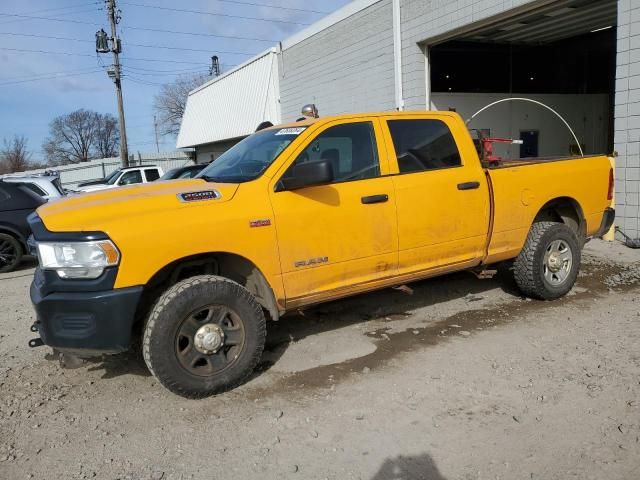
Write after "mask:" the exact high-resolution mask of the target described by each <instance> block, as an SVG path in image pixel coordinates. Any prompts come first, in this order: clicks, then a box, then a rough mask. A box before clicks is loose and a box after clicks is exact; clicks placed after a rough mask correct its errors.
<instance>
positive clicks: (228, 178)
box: [200, 175, 248, 183]
mask: <svg viewBox="0 0 640 480" xmlns="http://www.w3.org/2000/svg"><path fill="white" fill-rule="evenodd" d="M200 178H204V179H205V180H206V181H207V182H215V183H242V182H246V181H247V180H248V178H247V177H232V176H225V177H214V176H212V175H202V176H201V177H200Z"/></svg>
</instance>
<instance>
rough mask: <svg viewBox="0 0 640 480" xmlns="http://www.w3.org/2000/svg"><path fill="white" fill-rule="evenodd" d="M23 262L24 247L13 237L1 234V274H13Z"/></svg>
mask: <svg viewBox="0 0 640 480" xmlns="http://www.w3.org/2000/svg"><path fill="white" fill-rule="evenodd" d="M21 260H22V246H21V245H20V242H19V241H18V240H17V239H16V238H15V237H12V236H11V235H8V234H6V233H0V273H5V272H11V271H13V270H15V268H16V267H17V266H18V265H19V264H20V261H21Z"/></svg>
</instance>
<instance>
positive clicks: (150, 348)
mask: <svg viewBox="0 0 640 480" xmlns="http://www.w3.org/2000/svg"><path fill="white" fill-rule="evenodd" d="M265 337H266V320H265V317H264V313H263V311H262V308H261V306H260V305H259V304H258V302H257V301H256V300H255V298H254V297H253V295H251V293H249V291H248V290H247V289H245V288H244V287H242V286H241V285H239V284H238V283H236V282H233V281H231V280H229V279H226V278H223V277H217V276H213V275H203V276H197V277H192V278H188V279H186V280H183V281H181V282H178V283H177V284H175V285H174V286H172V287H171V288H169V289H168V290H167V291H166V292H165V293H164V294H163V295H162V296H161V297H160V298H159V299H158V301H157V302H156V304H155V305H154V307H153V308H152V309H151V312H150V314H149V317H148V320H147V323H146V326H145V329H144V336H143V343H142V350H143V355H144V359H145V362H146V364H147V367H149V370H150V371H151V373H152V374H153V375H154V376H155V377H156V378H157V379H158V381H159V382H160V383H161V384H162V385H164V386H165V387H166V388H167V389H169V390H170V391H172V392H173V393H175V394H177V395H180V396H183V397H186V398H204V397H207V396H210V395H214V394H216V393H220V392H223V391H226V390H230V389H232V388H234V387H236V386H238V385H240V384H241V383H243V382H244V381H245V380H246V379H247V377H248V376H249V375H250V374H251V372H252V371H253V369H254V368H255V366H256V365H257V364H258V362H259V360H260V357H261V355H262V351H263V349H264V343H265Z"/></svg>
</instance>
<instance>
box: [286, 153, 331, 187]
mask: <svg viewBox="0 0 640 480" xmlns="http://www.w3.org/2000/svg"><path fill="white" fill-rule="evenodd" d="M331 182H333V165H332V164H331V162H330V161H329V160H318V161H315V162H307V163H301V164H300V165H295V166H294V167H293V168H292V169H291V170H290V171H288V172H287V173H286V174H285V176H284V177H283V178H282V179H281V180H280V184H279V187H280V188H278V189H277V191H283V190H298V189H300V188H304V187H312V186H314V185H326V184H328V183H331Z"/></svg>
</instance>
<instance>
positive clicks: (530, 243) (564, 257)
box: [513, 222, 581, 300]
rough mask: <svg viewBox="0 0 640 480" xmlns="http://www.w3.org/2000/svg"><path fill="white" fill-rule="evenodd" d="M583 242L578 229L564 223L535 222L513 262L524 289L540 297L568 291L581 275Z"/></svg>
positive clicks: (548, 298)
mask: <svg viewBox="0 0 640 480" xmlns="http://www.w3.org/2000/svg"><path fill="white" fill-rule="evenodd" d="M580 245H581V243H580V242H579V241H578V238H577V236H576V234H575V232H574V231H573V230H572V229H571V228H569V227H568V226H566V225H565V224H564V223H556V222H537V223H534V224H533V226H532V227H531V230H530V231H529V235H528V237H527V241H526V242H525V245H524V248H523V249H522V251H521V252H520V254H519V255H518V257H517V258H516V260H515V262H514V264H513V272H514V277H515V281H516V283H517V284H518V287H519V288H520V290H521V291H522V293H524V294H525V295H526V296H528V297H532V298H537V299H540V300H553V299H556V298H559V297H562V296H563V295H566V294H567V293H568V292H569V291H570V290H571V289H572V288H573V285H574V284H575V282H576V279H577V278H578V271H579V269H580V257H581V247H580Z"/></svg>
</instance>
